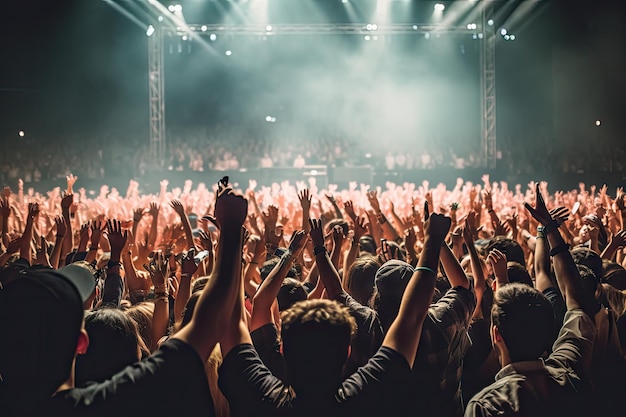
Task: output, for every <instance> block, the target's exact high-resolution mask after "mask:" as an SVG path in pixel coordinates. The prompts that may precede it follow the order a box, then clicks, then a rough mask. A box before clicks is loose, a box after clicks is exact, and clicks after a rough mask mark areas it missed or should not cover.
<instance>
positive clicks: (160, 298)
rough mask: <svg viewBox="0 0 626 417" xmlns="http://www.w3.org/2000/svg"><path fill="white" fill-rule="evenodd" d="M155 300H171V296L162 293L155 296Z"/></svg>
mask: <svg viewBox="0 0 626 417" xmlns="http://www.w3.org/2000/svg"><path fill="white" fill-rule="evenodd" d="M154 301H169V298H168V296H167V295H161V296H158V297H155V298H154Z"/></svg>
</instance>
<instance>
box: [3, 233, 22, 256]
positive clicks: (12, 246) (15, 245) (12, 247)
mask: <svg viewBox="0 0 626 417" xmlns="http://www.w3.org/2000/svg"><path fill="white" fill-rule="evenodd" d="M21 244H22V238H21V237H16V238H14V239H13V240H11V241H10V242H9V246H7V251H6V253H9V254H11V255H12V254H14V253H16V252H17V251H19V250H20V245H21Z"/></svg>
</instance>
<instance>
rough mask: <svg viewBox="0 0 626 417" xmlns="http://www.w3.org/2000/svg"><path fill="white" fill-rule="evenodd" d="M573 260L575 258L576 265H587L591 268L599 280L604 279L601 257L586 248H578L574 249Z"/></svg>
mask: <svg viewBox="0 0 626 417" xmlns="http://www.w3.org/2000/svg"><path fill="white" fill-rule="evenodd" d="M572 258H574V263H576V265H585V266H586V267H588V268H590V269H591V271H593V273H594V274H595V276H596V277H597V278H598V280H599V279H600V278H602V275H603V274H602V258H600V255H598V254H597V253H595V252H594V251H592V250H591V249H589V248H586V247H584V246H576V247H575V248H574V249H572Z"/></svg>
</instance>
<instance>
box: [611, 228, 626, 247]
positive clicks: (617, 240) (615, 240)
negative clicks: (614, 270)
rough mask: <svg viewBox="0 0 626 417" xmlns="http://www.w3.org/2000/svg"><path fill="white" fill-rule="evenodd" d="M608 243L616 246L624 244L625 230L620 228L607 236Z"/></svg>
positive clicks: (625, 240) (625, 243)
mask: <svg viewBox="0 0 626 417" xmlns="http://www.w3.org/2000/svg"><path fill="white" fill-rule="evenodd" d="M609 244H610V245H612V246H614V247H616V248H622V247H624V246H626V230H620V231H619V232H617V233H616V234H611V235H610V236H609Z"/></svg>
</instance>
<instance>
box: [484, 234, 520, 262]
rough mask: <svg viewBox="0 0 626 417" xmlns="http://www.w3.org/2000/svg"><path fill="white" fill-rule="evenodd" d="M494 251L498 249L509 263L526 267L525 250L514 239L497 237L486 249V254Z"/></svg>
mask: <svg viewBox="0 0 626 417" xmlns="http://www.w3.org/2000/svg"><path fill="white" fill-rule="evenodd" d="M492 249H498V250H499V251H500V252H502V253H504V255H506V259H507V260H508V261H514V262H517V263H519V264H522V265H526V259H524V250H523V249H522V247H521V246H520V245H519V243H517V242H516V241H514V240H513V239H509V238H506V237H504V236H496V237H494V238H493V239H491V240H490V241H489V243H488V244H487V246H486V247H485V249H484V253H485V254H487V253H489V252H491V250H492Z"/></svg>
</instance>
